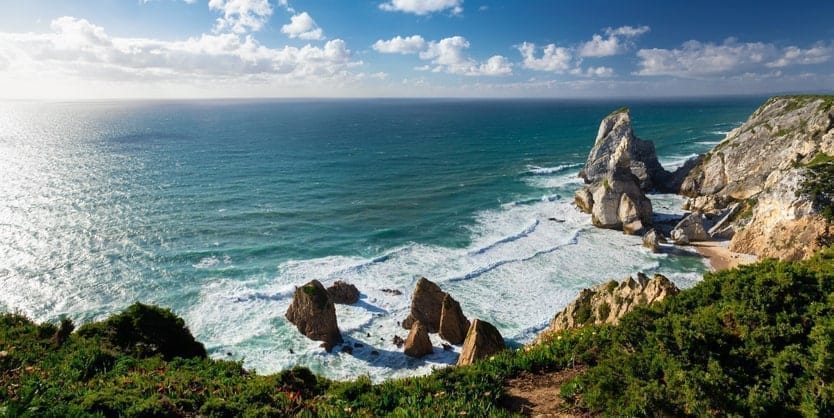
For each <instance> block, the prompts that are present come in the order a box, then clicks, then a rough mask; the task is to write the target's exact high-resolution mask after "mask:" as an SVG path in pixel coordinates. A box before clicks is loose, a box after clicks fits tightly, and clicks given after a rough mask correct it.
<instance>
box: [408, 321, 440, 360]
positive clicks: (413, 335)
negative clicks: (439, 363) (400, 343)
mask: <svg viewBox="0 0 834 418" xmlns="http://www.w3.org/2000/svg"><path fill="white" fill-rule="evenodd" d="M403 351H404V352H405V354H406V355H408V356H411V357H414V358H420V357H423V356H425V355H427V354H431V353H432V351H433V349H432V345H431V340H430V339H429V332H428V330H427V329H426V327H425V326H423V324H422V323H421V322H420V321H414V323H413V324H412V325H411V330H410V331H409V332H408V337H407V338H406V339H405V348H404V349H403Z"/></svg>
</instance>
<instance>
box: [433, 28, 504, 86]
mask: <svg viewBox="0 0 834 418" xmlns="http://www.w3.org/2000/svg"><path fill="white" fill-rule="evenodd" d="M467 49H469V41H467V40H466V38H464V37H462V36H452V37H450V38H444V39H441V40H440V41H437V42H435V41H432V42H429V43H428V45H427V46H426V49H425V50H424V51H422V52H420V59H423V60H431V63H432V64H434V66H433V67H431V71H433V72H436V73H439V72H446V73H449V74H461V75H467V76H481V75H486V76H499V75H508V74H512V64H511V63H510V62H509V61H507V59H506V58H504V57H502V56H500V55H495V56H493V57H491V58H489V60H487V61H486V62H484V63H478V62H477V61H475V60H474V59H472V58H470V57H468V56H467V55H466V53H465V51H466V50H467Z"/></svg>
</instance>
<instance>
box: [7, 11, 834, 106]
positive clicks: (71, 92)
mask: <svg viewBox="0 0 834 418" xmlns="http://www.w3.org/2000/svg"><path fill="white" fill-rule="evenodd" d="M0 1H7V0H0ZM8 2H9V3H12V2H11V1H8ZM13 3H14V5H13V6H12V7H5V8H4V13H2V14H0V98H44V99H67V98H79V99H86V98H93V99H95V98H120V97H128V98H188V97H422V96H438V97H612V96H622V97H659V96H694V95H722V94H768V93H779V92H798V91H803V92H808V91H831V90H832V89H834V18H832V16H834V2H830V1H819V0H817V1H801V0H800V1H792V2H784V1H757V2H752V1H751V2H738V1H737V2H731V1H721V2H717V1H698V2H686V1H630V2H611V1H596V0H586V1H582V2H579V1H557V0H541V1H539V0H535V1H495V0H356V1H348V0H306V1H305V0H298V1H294V0H84V1H78V0H27V1H25V2H19V1H14V2H13Z"/></svg>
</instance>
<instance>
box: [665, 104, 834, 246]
mask: <svg viewBox="0 0 834 418" xmlns="http://www.w3.org/2000/svg"><path fill="white" fill-rule="evenodd" d="M831 155H834V96H784V97H774V98H771V99H770V100H768V101H767V102H766V103H765V104H764V105H762V106H761V107H760V108H759V109H758V110H756V112H754V113H753V115H751V116H750V118H749V119H748V120H747V121H746V122H745V123H744V124H743V125H742V126H740V127H739V128H737V129H735V130H733V131H732V132H730V133H729V134H728V135H727V137H726V138H725V139H724V140H723V141H722V142H721V143H720V144H718V145H717V146H716V147H715V148H714V149H713V150H711V151H710V152H709V153H707V154H706V155H705V156H704V158H703V161H702V162H701V163H700V164H699V165H697V166H696V167H695V168H694V169H693V170H692V171H691V172H690V173H689V175H688V176H687V177H686V178H685V179H684V181H683V183H682V185H681V187H680V192H681V193H682V194H684V195H687V196H689V197H690V201H689V204H688V207H689V209H690V210H693V211H701V212H704V213H707V214H709V215H718V214H722V212H724V213H723V214H725V215H726V212H727V210H728V209H729V208H730V207H731V205H734V204H735V205H738V206H740V208H739V209H735V210H734V211H735V212H736V213H735V214H733V215H732V217H731V218H730V219H725V220H724V222H723V224H722V226H721V228H719V229H718V230H715V231H714V232H716V233H720V234H721V236H725V237H726V236H732V241H731V243H730V249H731V250H732V251H736V252H743V253H749V254H755V255H758V256H759V257H775V258H781V259H801V258H806V257H808V256H809V255H811V254H813V253H814V252H816V251H817V250H818V249H819V248H820V247H821V246H822V245H824V243H825V242H826V241H827V240H828V239H829V238H830V236H831V234H832V232H834V231H832V228H831V226H830V224H829V223H828V222H827V221H825V219H824V218H822V217H821V216H820V215H819V211H818V210H817V209H815V207H814V202H812V201H811V199H810V198H809V197H808V196H805V195H802V194H801V193H800V194H799V195H798V194H797V190H798V189H799V186H800V185H801V184H802V183H803V181H804V180H805V179H807V176H808V172H809V169H808V167H809V166H812V165H813V164H815V163H816V162H818V161H819V160H820V159H822V160H825V159H826V156H831ZM815 159H816V160H815Z"/></svg>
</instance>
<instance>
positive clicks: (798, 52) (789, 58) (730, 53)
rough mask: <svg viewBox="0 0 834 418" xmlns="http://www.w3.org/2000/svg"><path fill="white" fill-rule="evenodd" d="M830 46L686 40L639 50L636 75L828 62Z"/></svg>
mask: <svg viewBox="0 0 834 418" xmlns="http://www.w3.org/2000/svg"><path fill="white" fill-rule="evenodd" d="M832 55H834V47H832V46H825V45H821V44H818V45H816V46H814V47H812V48H809V49H804V50H803V49H801V48H798V47H795V46H789V47H785V48H779V47H777V46H776V45H773V44H766V43H762V42H754V43H739V42H737V41H736V40H735V39H732V38H730V39H727V40H726V41H724V42H723V43H722V44H714V43H702V42H698V41H688V42H685V43H684V44H683V45H681V47H680V48H676V49H659V48H654V49H641V50H640V51H638V52H637V56H638V57H639V58H640V63H639V66H640V70H639V71H637V72H636V74H638V75H647V76H655V75H668V76H675V77H702V76H710V75H733V74H741V73H745V72H748V73H756V72H760V71H761V70H762V69H763V67H765V68H782V67H787V66H791V65H803V64H819V63H823V62H828V61H830V60H831V57H832Z"/></svg>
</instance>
